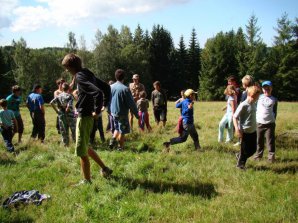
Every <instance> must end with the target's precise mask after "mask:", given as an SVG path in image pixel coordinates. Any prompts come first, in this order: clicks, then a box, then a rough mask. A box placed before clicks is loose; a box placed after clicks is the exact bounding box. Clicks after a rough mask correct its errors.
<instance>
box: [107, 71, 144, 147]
mask: <svg viewBox="0 0 298 223" xmlns="http://www.w3.org/2000/svg"><path fill="white" fill-rule="evenodd" d="M124 77H125V73H124V70H122V69H117V70H116V72H115V79H116V83H114V84H112V85H111V92H112V100H111V105H110V108H109V111H108V112H109V113H111V115H112V116H113V121H114V126H115V130H114V134H113V137H112V138H111V140H110V143H109V148H110V149H112V148H114V147H115V146H116V145H117V144H118V148H117V150H118V151H123V149H124V141H125V135H126V134H128V133H130V125H129V120H128V112H129V110H130V111H131V112H132V113H133V114H134V115H135V117H136V118H137V119H139V114H138V109H137V106H136V103H135V101H134V99H133V97H132V94H131V91H130V89H129V88H128V87H126V86H125V85H124V84H123V82H124Z"/></svg>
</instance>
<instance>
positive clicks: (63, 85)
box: [62, 82, 69, 91]
mask: <svg viewBox="0 0 298 223" xmlns="http://www.w3.org/2000/svg"><path fill="white" fill-rule="evenodd" d="M62 90H63V91H68V90H69V84H68V83H66V82H64V83H63V84H62Z"/></svg>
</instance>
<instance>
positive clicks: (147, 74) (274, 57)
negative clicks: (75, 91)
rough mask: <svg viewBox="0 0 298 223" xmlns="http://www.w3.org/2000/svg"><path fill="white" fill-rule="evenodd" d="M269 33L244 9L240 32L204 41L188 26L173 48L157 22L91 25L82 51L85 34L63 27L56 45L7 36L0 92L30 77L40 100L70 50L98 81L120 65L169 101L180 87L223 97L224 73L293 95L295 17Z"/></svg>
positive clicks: (27, 83) (0, 57)
mask: <svg viewBox="0 0 298 223" xmlns="http://www.w3.org/2000/svg"><path fill="white" fill-rule="evenodd" d="M272 26H273V27H274V30H275V31H276V35H275V36H274V37H272V38H273V40H274V43H273V45H272V46H267V45H266V44H265V43H264V42H263V40H262V37H261V27H259V26H258V18H257V17H256V15H254V14H253V15H251V16H250V18H249V19H248V21H247V24H246V25H245V29H244V30H243V29H242V28H241V27H239V28H238V29H237V30H236V31H235V30H230V31H227V32H224V31H220V32H219V33H217V34H216V35H215V36H213V37H210V38H209V39H208V40H207V42H206V44H205V45H204V47H201V46H200V44H199V42H198V35H199V34H197V30H195V29H193V30H191V37H190V39H189V40H188V41H186V40H185V39H184V37H183V36H181V37H180V41H179V43H178V44H177V45H176V46H175V44H174V42H173V38H172V36H171V33H170V32H169V31H168V30H167V29H166V28H165V27H164V26H163V25H159V24H158V25H154V26H153V27H152V30H151V31H148V30H143V29H142V28H141V25H138V27H137V28H136V29H135V30H134V31H131V30H130V28H129V27H127V26H125V25H123V26H122V27H121V29H120V30H117V29H116V28H115V27H113V25H110V26H109V27H108V29H107V31H106V32H105V33H103V32H101V31H100V30H97V31H96V33H95V37H94V40H93V46H92V49H87V47H86V40H85V38H84V36H80V37H79V38H78V39H77V38H76V35H75V33H73V32H69V33H68V42H67V43H65V46H64V47H62V48H57V47H47V48H42V49H32V48H29V47H27V43H26V40H25V39H23V38H20V39H19V40H12V44H11V45H10V46H1V47H0V97H1V98H3V97H6V96H7V95H8V94H10V89H11V86H12V85H14V84H18V85H20V86H21V88H22V89H23V97H26V95H27V94H28V93H29V92H30V90H31V88H32V86H33V85H34V84H35V83H39V84H41V85H42V87H43V89H44V93H43V96H44V98H45V100H46V101H49V100H50V99H52V97H53V92H54V90H55V89H56V87H57V86H56V83H55V81H56V79H58V78H59V77H64V78H66V79H67V80H70V75H69V74H67V72H65V71H64V70H63V68H62V66H61V60H62V59H63V57H64V55H65V54H67V53H69V52H74V53H76V54H78V55H79V56H80V57H81V58H82V60H83V63H84V66H85V67H87V68H89V69H90V70H92V71H93V72H94V73H95V74H96V76H98V77H99V78H101V79H102V80H105V81H109V80H114V72H115V70H116V69H117V68H122V69H124V70H125V71H126V74H127V75H126V80H125V83H128V82H131V76H132V74H134V73H137V74H139V75H140V82H141V83H143V84H144V85H145V87H146V89H147V93H148V92H150V91H151V90H152V88H153V87H152V83H153V82H154V81H156V80H159V81H160V82H161V84H162V88H164V89H165V90H166V91H167V94H168V98H169V99H175V98H176V97H178V96H179V94H180V91H181V90H183V89H187V88H192V89H194V90H198V91H199V94H198V97H199V100H201V101H214V100H223V99H224V94H223V91H224V88H225V86H226V84H227V77H228V76H230V75H234V76H236V77H237V78H238V81H239V83H241V78H242V77H243V76H244V75H246V74H249V75H252V76H253V77H254V79H255V80H256V81H258V82H262V81H263V80H271V81H272V82H273V86H274V91H273V94H274V95H275V96H276V97H277V98H278V99H279V100H282V101H297V100H298V94H297V90H298V87H297V86H298V18H295V21H291V20H290V19H289V18H288V15H287V13H284V14H283V15H282V16H281V17H280V18H278V19H277V23H276V24H272Z"/></svg>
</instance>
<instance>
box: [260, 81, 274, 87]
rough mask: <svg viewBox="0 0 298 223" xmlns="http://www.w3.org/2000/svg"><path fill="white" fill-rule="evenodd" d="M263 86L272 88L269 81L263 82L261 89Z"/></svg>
mask: <svg viewBox="0 0 298 223" xmlns="http://www.w3.org/2000/svg"><path fill="white" fill-rule="evenodd" d="M264 86H270V87H272V82H271V81H264V82H263V83H262V87H264Z"/></svg>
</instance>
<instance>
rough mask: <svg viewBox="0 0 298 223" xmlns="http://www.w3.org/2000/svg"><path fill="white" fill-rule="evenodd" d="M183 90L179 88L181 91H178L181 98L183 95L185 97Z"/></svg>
mask: <svg viewBox="0 0 298 223" xmlns="http://www.w3.org/2000/svg"><path fill="white" fill-rule="evenodd" d="M184 92H185V90H181V91H180V95H181V98H184V97H185V96H184Z"/></svg>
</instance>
